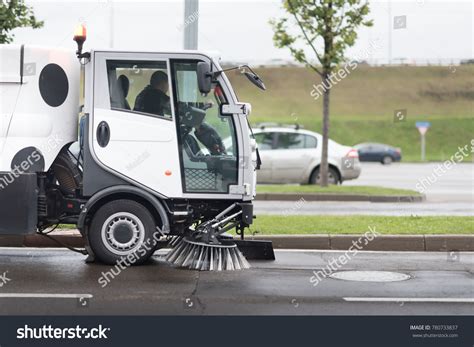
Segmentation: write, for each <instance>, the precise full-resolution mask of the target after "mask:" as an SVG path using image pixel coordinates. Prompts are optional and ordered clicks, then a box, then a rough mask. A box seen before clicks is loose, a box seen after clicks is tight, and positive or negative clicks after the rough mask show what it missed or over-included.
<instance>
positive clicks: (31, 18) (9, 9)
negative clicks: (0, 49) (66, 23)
mask: <svg viewBox="0 0 474 347" xmlns="http://www.w3.org/2000/svg"><path fill="white" fill-rule="evenodd" d="M43 24H44V22H43V21H38V20H37V19H36V17H35V15H34V13H33V9H32V8H31V7H29V6H27V5H26V4H25V3H24V1H22V0H2V2H0V43H10V42H12V41H13V36H14V35H13V34H12V33H11V31H12V30H13V29H15V28H24V27H32V28H33V29H37V28H41V27H42V26H43Z"/></svg>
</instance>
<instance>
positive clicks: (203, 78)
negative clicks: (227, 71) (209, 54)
mask: <svg viewBox="0 0 474 347" xmlns="http://www.w3.org/2000/svg"><path fill="white" fill-rule="evenodd" d="M197 79H198V87H199V91H200V92H201V93H202V94H208V93H209V92H210V91H211V88H212V72H211V65H210V64H209V63H206V62H203V61H201V62H199V63H197Z"/></svg>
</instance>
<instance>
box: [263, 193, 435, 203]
mask: <svg viewBox="0 0 474 347" xmlns="http://www.w3.org/2000/svg"><path fill="white" fill-rule="evenodd" d="M301 198H303V199H304V200H306V201H368V202H423V201H425V200H426V196H425V195H424V194H423V195H416V196H415V195H363V194H317V193H258V194H257V196H256V197H255V199H256V200H269V201H296V200H300V199H301Z"/></svg>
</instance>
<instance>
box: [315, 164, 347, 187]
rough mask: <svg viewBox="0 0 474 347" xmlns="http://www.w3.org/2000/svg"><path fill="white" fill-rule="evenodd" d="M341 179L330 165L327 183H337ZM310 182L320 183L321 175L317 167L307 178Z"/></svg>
mask: <svg viewBox="0 0 474 347" xmlns="http://www.w3.org/2000/svg"><path fill="white" fill-rule="evenodd" d="M340 181H341V179H340V177H339V173H338V172H337V171H336V170H335V169H334V168H332V167H329V169H328V183H329V184H338V183H339V182H340ZM309 183H310V184H320V183H321V175H320V173H319V168H317V169H316V170H314V171H313V173H312V174H311V177H310V179H309Z"/></svg>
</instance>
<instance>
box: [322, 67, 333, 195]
mask: <svg viewBox="0 0 474 347" xmlns="http://www.w3.org/2000/svg"><path fill="white" fill-rule="evenodd" d="M328 76H329V74H328V73H327V72H324V81H323V83H324V85H325V88H324V94H323V134H322V135H323V150H322V153H321V165H320V166H319V173H320V175H321V178H320V185H321V187H327V186H328V169H329V165H328V143H329V96H330V93H331V86H330V84H329V83H330V82H329V79H328Z"/></svg>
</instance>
